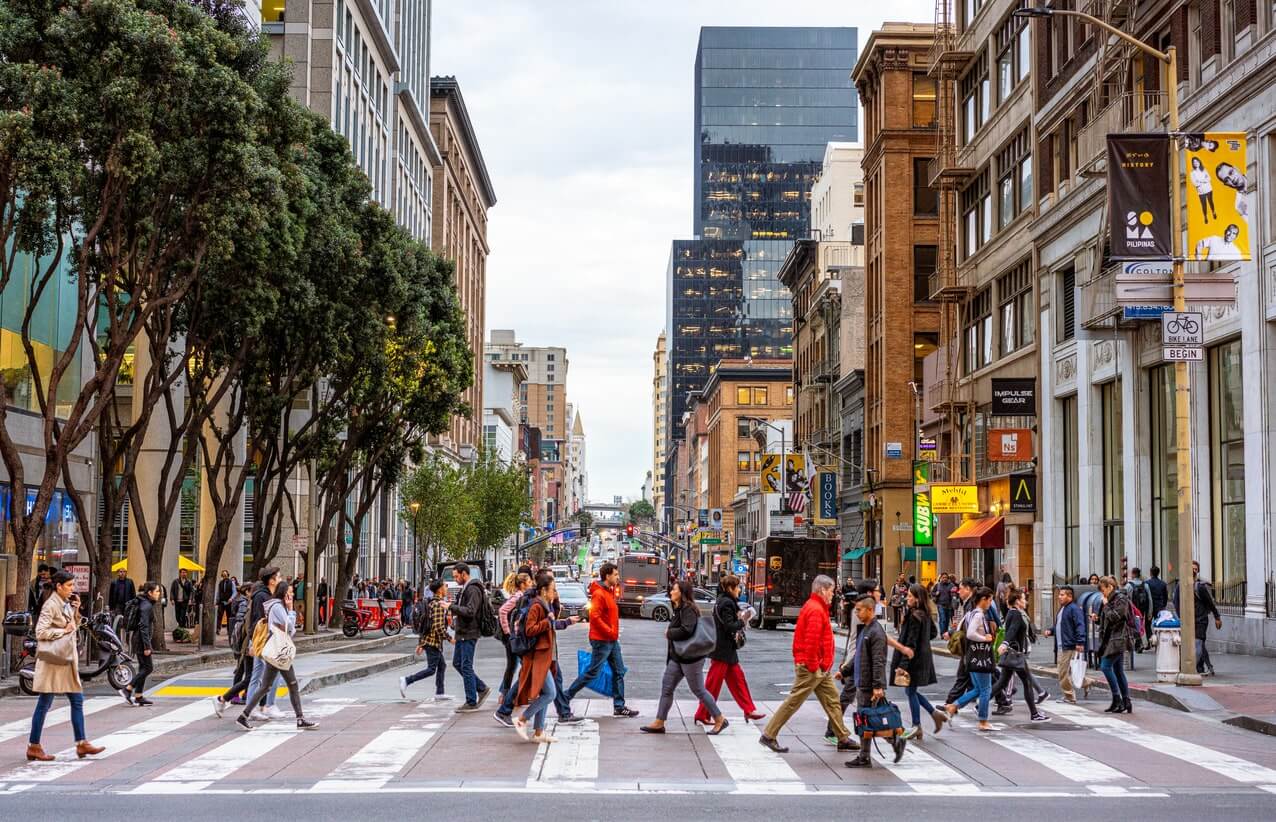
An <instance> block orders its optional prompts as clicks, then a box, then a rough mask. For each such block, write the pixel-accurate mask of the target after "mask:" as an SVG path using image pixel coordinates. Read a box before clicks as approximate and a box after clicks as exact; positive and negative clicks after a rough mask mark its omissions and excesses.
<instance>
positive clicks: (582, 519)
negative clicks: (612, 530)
mask: <svg viewBox="0 0 1276 822" xmlns="http://www.w3.org/2000/svg"><path fill="white" fill-rule="evenodd" d="M576 524H577V525H578V526H580V531H581V534H584V533H585V532H587V531H588V530H589V529H590V528H593V527H594V515H593V514H591V513H590V512H588V511H586V510H585V509H584V508H582V509H580V510H579V511H577V512H576Z"/></svg>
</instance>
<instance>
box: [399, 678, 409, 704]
mask: <svg viewBox="0 0 1276 822" xmlns="http://www.w3.org/2000/svg"><path fill="white" fill-rule="evenodd" d="M399 696H401V697H403V698H404V699H407V698H408V678H407V677H406V676H401V677H399Z"/></svg>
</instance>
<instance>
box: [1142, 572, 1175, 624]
mask: <svg viewBox="0 0 1276 822" xmlns="http://www.w3.org/2000/svg"><path fill="white" fill-rule="evenodd" d="M1148 573H1149V574H1151V578H1150V579H1149V580H1148V581H1147V586H1148V593H1150V594H1151V595H1152V619H1155V618H1156V617H1157V615H1159V614H1160V613H1161V612H1162V611H1164V610H1165V609H1166V607H1167V606H1168V605H1169V604H1170V586H1168V585H1166V584H1165V580H1163V579H1161V566H1159V565H1153V566H1152V567H1151V568H1149V569H1148ZM1152 619H1149V620H1148V624H1149V625H1151V624H1152Z"/></svg>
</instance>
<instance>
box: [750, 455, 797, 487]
mask: <svg viewBox="0 0 1276 822" xmlns="http://www.w3.org/2000/svg"><path fill="white" fill-rule="evenodd" d="M784 463H785V465H786V466H787V469H786V470H785V472H784V473H785V480H786V482H785V483H784V485H783V486H782V485H781V483H780V455H779V454H763V455H762V477H761V480H762V493H764V494H778V493H780V492H781V491H784V492H785V493H788V492H789V491H804V490H806V457H804V456H803V455H802V454H785V455H784Z"/></svg>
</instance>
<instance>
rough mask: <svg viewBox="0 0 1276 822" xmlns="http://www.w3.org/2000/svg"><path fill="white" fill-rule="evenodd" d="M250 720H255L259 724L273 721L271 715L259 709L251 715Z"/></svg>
mask: <svg viewBox="0 0 1276 822" xmlns="http://www.w3.org/2000/svg"><path fill="white" fill-rule="evenodd" d="M248 718H249V719H255V720H256V721H258V722H269V721H270V720H271V716H270V714H268V713H266V712H265V711H263V710H262V709H261V708H258V709H257V710H255V711H253V712H252V713H251V714H249V715H248Z"/></svg>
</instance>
